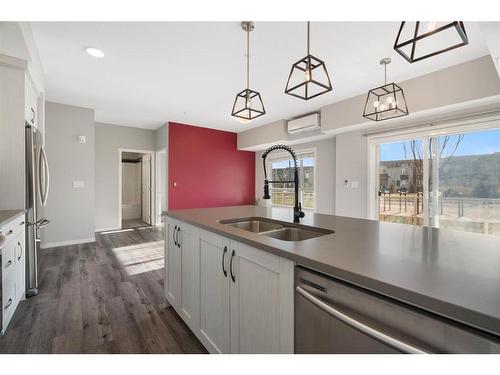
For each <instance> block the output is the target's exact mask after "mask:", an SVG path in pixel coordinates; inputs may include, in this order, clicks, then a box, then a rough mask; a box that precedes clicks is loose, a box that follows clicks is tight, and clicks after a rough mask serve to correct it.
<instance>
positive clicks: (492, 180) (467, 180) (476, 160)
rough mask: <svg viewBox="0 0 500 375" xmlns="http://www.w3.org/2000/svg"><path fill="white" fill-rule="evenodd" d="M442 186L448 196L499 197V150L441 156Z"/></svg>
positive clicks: (440, 173)
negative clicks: (479, 153) (485, 152)
mask: <svg viewBox="0 0 500 375" xmlns="http://www.w3.org/2000/svg"><path fill="white" fill-rule="evenodd" d="M439 185H440V190H441V191H442V192H443V195H444V196H445V197H457V196H460V194H459V193H462V195H461V196H462V197H473V198H500V152H496V153H494V154H488V155H467V156H451V157H447V158H443V159H441V162H440V168H439Z"/></svg>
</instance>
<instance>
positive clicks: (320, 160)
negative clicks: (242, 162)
mask: <svg viewBox="0 0 500 375" xmlns="http://www.w3.org/2000/svg"><path fill="white" fill-rule="evenodd" d="M335 143H336V142H335V138H330V139H325V140H323V141H318V142H309V143H300V144H295V145H293V146H291V147H292V148H293V149H294V150H295V151H297V152H299V151H300V150H310V149H313V148H314V149H316V170H315V173H316V181H315V182H316V187H315V190H316V210H315V212H318V213H322V214H330V215H333V214H334V213H335V167H336V165H335V148H336V147H335ZM275 152H276V153H278V152H279V151H275ZM262 153H263V152H262V151H261V152H256V153H255V195H256V197H257V198H260V204H261V205H264V204H265V202H264V201H263V200H262V194H263V186H264V170H263V167H262ZM272 155H273V154H272V153H271V154H269V157H272Z"/></svg>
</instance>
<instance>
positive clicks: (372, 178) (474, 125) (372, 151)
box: [366, 114, 500, 227]
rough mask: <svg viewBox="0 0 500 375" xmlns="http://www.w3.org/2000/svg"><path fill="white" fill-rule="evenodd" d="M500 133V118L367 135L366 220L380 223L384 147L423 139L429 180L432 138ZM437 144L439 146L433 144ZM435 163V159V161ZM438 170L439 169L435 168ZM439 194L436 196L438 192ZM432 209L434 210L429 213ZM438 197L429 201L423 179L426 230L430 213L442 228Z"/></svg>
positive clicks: (451, 122) (434, 223)
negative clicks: (379, 188) (381, 155)
mask: <svg viewBox="0 0 500 375" xmlns="http://www.w3.org/2000/svg"><path fill="white" fill-rule="evenodd" d="M495 129H500V114H493V115H492V114H488V115H482V116H481V115H479V116H474V117H472V118H467V119H455V120H449V121H443V122H440V123H432V122H427V123H426V124H424V125H420V126H418V127H411V128H406V129H398V130H389V131H382V132H378V133H372V134H367V135H366V137H367V168H368V171H367V175H368V176H367V179H368V189H367V205H368V207H367V218H368V219H372V220H377V221H378V217H379V211H378V210H379V206H378V197H377V194H376V192H377V186H379V182H380V181H379V178H380V175H379V166H380V145H381V144H382V143H394V142H403V141H407V140H411V139H421V140H422V143H423V144H422V148H423V165H424V170H423V173H424V176H429V170H428V169H429V141H430V139H432V138H439V137H441V136H443V135H457V134H464V133H477V132H482V131H488V130H495ZM433 144H437V142H433ZM432 160H435V159H432ZM434 170H436V168H434ZM436 194H437V192H436ZM429 205H432V207H433V210H432V211H430V207H429ZM437 205H438V197H437V196H433V197H431V198H430V199H429V181H428V179H427V178H424V186H423V206H424V207H423V209H424V212H425V214H424V224H423V225H424V226H429V221H430V220H429V219H430V217H429V212H432V213H433V217H432V224H433V227H439V217H437V214H436V213H437V212H438V208H437Z"/></svg>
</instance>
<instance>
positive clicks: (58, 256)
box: [0, 227, 206, 354]
mask: <svg viewBox="0 0 500 375" xmlns="http://www.w3.org/2000/svg"><path fill="white" fill-rule="evenodd" d="M163 238H164V235H163V230H161V229H158V228H153V227H148V228H141V229H134V230H132V231H126V232H118V233H110V234H99V233H98V234H96V242H95V243H89V244H80V245H72V246H62V247H59V248H52V249H48V250H45V251H44V253H43V260H42V265H43V268H42V270H41V273H40V293H39V294H38V295H37V296H35V297H32V298H29V299H27V300H25V301H22V302H21V303H20V304H19V306H18V308H17V311H16V314H15V316H14V318H13V320H12V321H11V323H10V325H9V328H8V329H7V332H6V333H5V334H4V335H3V336H0V354H3V353H74V354H78V353H82V354H84V353H109V354H114V353H194V354H198V353H206V350H205V349H204V348H203V346H202V345H201V343H200V342H199V341H198V339H197V338H196V337H195V336H194V335H193V334H192V333H191V331H190V330H189V328H188V327H187V326H186V325H185V324H184V322H183V321H182V319H181V318H180V317H179V316H178V315H177V313H176V312H175V311H174V310H173V309H172V308H171V307H168V308H167V307H165V302H164V300H163V260H162V259H159V258H158V246H159V245H161V246H163V245H162V244H161V243H159V242H160V241H162V240H163Z"/></svg>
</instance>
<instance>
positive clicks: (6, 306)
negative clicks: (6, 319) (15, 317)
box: [3, 298, 12, 310]
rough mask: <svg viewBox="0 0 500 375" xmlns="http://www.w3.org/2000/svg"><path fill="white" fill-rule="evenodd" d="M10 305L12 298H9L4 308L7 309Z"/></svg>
mask: <svg viewBox="0 0 500 375" xmlns="http://www.w3.org/2000/svg"><path fill="white" fill-rule="evenodd" d="M10 305H12V298H9V301H8V302H7V303H6V304H5V307H4V308H3V309H4V310H7V309H8V308H9V307H10Z"/></svg>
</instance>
